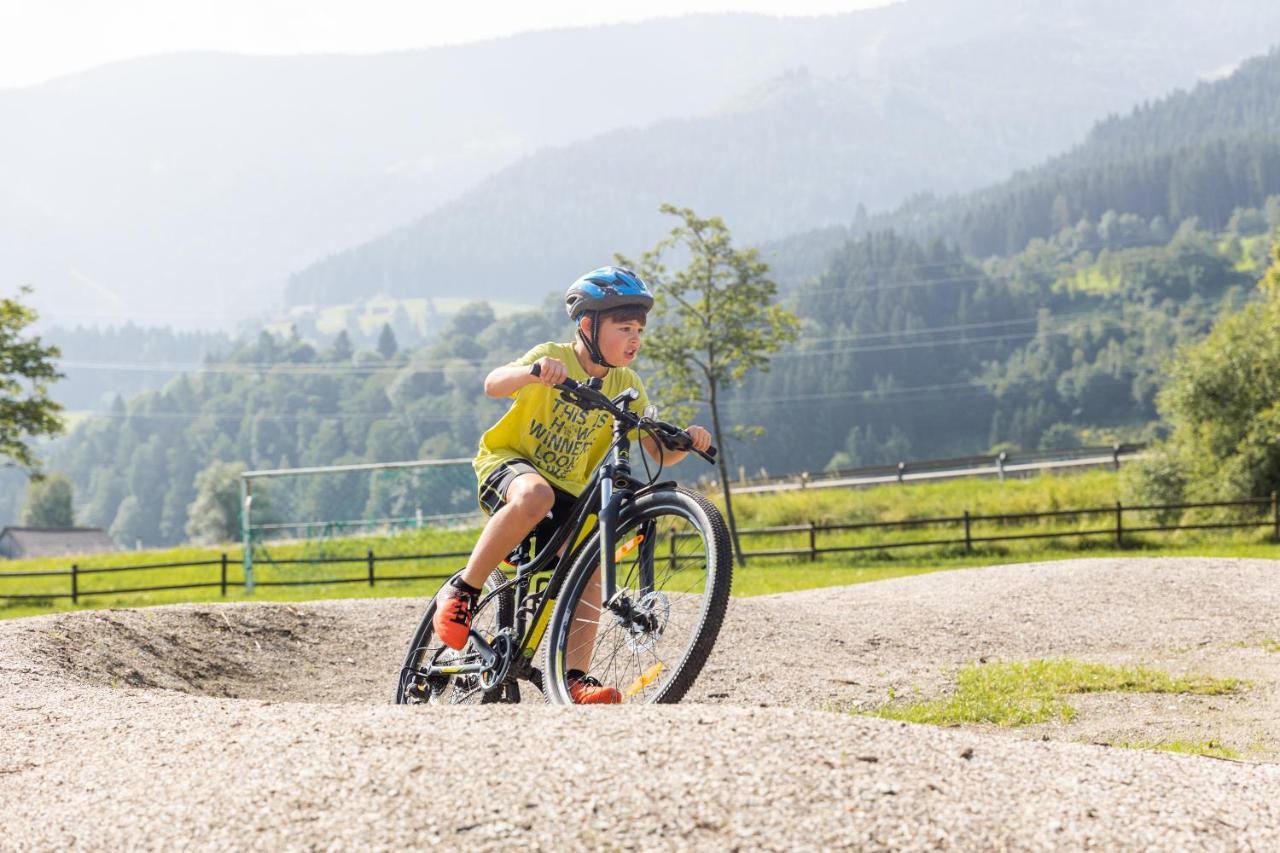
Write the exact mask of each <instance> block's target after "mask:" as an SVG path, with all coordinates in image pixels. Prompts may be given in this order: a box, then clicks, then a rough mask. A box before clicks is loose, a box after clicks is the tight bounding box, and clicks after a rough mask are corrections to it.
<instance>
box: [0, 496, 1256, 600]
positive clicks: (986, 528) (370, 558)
mask: <svg viewBox="0 0 1280 853" xmlns="http://www.w3.org/2000/svg"><path fill="white" fill-rule="evenodd" d="M1188 510H1232V511H1235V512H1236V513H1237V515H1240V514H1241V511H1243V514H1244V515H1248V514H1249V513H1250V512H1252V514H1253V516H1254V517H1253V518H1241V519H1237V520H1225V521H1224V520H1202V521H1193V522H1192V523H1188V524H1182V523H1178V524H1160V523H1155V524H1151V523H1143V522H1139V523H1136V524H1135V523H1128V524H1126V521H1125V519H1126V516H1128V517H1129V518H1130V519H1132V518H1133V516H1134V515H1149V514H1156V515H1157V521H1158V518H1159V516H1161V515H1166V514H1168V513H1173V512H1178V513H1185V512H1186V511H1188ZM1094 517H1102V518H1103V519H1105V523H1102V524H1096V525H1094V526H1091V527H1086V528H1084V529H1054V530H1037V531H1034V532H1015V533H1008V532H1005V531H1006V530H1007V529H1008V528H1009V526H1011V525H1013V526H1026V525H1028V524H1042V523H1043V522H1046V521H1053V522H1062V521H1067V520H1071V519H1088V518H1094ZM1220 517H1221V516H1220ZM938 528H944V529H948V532H951V531H954V532H953V533H952V535H949V536H948V535H946V534H945V533H944V534H935V535H931V536H928V537H927V538H922V539H901V538H898V537H899V535H900V534H902V533H904V532H907V531H912V530H924V529H933V530H937V529H938ZM1250 528H1252V529H1260V528H1267V529H1269V530H1270V531H1271V538H1272V541H1274V542H1276V543H1277V544H1280V501H1278V500H1277V496H1276V494H1275V493H1274V492H1273V493H1272V494H1271V497H1270V498H1254V499H1248V500H1239V501H1216V502H1205V503H1181V504H1144V505H1137V506H1124V505H1123V504H1121V503H1119V502H1117V503H1115V504H1113V505H1111V506H1105V507H1087V508H1082V509H1058V510H1050V511H1046V512H1020V513H1004V514H993V515H980V514H975V513H971V512H969V511H968V510H965V511H964V512H963V513H962V514H960V515H953V516H940V517H934V518H911V519H904V520H902V521H861V522H852V523H842V524H818V523H816V522H808V523H805V524H790V525H781V526H777V527H758V528H751V529H740V530H739V531H738V534H739V536H742V537H746V538H751V537H773V538H775V539H778V538H781V539H784V540H785V539H787V538H788V537H799V538H800V540H801V542H800V546H799V547H776V546H775V547H765V548H759V549H755V550H746V551H744V553H745V555H746V556H747V557H794V558H799V559H802V560H809V561H816V560H817V559H818V558H819V557H820V556H822V555H824V554H842V553H854V552H866V551H893V550H897V549H902V548H921V547H933V548H946V547H955V548H963V550H964V552H965V553H972V552H973V551H974V549H975V546H978V545H986V544H992V543H999V542H1014V541H1020V540H1033V539H1071V538H1089V537H1109V538H1111V539H1112V540H1113V542H1114V544H1115V546H1116V547H1124V545H1125V544H1126V537H1132V536H1134V535H1136V534H1140V533H1141V534H1148V533H1173V532H1176V531H1179V530H1233V529H1250ZM869 531H885V532H886V535H885V536H884V537H883V538H881V539H880V540H879V541H874V542H853V543H849V542H845V543H834V544H825V545H824V544H823V543H820V541H819V536H827V535H831V534H840V533H845V534H848V533H865V532H869ZM682 535H694V534H682ZM783 544H788V545H789V544H790V543H786V542H784V543H783ZM467 556H469V552H466V551H455V552H449V553H439V554H396V555H388V556H385V557H379V556H377V555H376V554H375V553H374V552H373V551H372V550H369V551H367V552H366V553H365V554H362V555H352V556H349V557H298V558H290V559H276V560H271V561H270V562H269V563H268V564H267V565H273V566H277V567H283V566H337V565H361V566H363V567H364V569H365V571H363V572H361V573H359V574H358V575H352V576H343V577H332V576H331V577H308V578H302V579H288V580H259V581H257V583H256V584H255V585H256V586H260V587H275V586H280V587H283V586H318V585H332V584H356V583H363V584H368V585H369V586H370V587H374V586H376V585H377V584H379V583H402V582H405V581H417V580H440V581H443V580H445V579H447V578H448V577H450V576H451V575H452V572H445V573H439V572H430V573H421V572H420V573H415V574H399V573H397V574H387V573H386V572H385V571H384V572H382V573H379V572H378V565H379V564H380V563H404V562H411V561H417V562H420V563H425V562H426V561H428V560H439V559H459V558H463V557H467ZM240 562H241V558H240V556H238V555H232V554H227V553H223V554H221V555H219V557H218V559H211V560H197V561H192V562H181V563H146V564H142V565H134V566H109V567H101V568H89V567H82V566H81V565H80V564H79V563H78V562H75V563H72V564H71V566H70V568H69V569H68V570H65V571H39V572H0V582H4V581H10V580H15V579H16V580H21V579H27V578H50V577H59V578H66V579H67V584H68V585H67V591H66V592H45V593H14V594H10V593H8V592H5V591H4V590H3V589H0V601H3V600H10V601H23V600H43V601H48V600H54V599H70V600H71V603H72V604H78V603H79V602H80V600H81V599H83V598H90V597H94V596H103V595H126V594H137V593H148V592H160V591H169V590H187V589H213V588H215V587H216V588H217V589H218V590H219V592H220V594H221V595H222V596H224V597H225V596H226V595H227V591H228V589H233V588H238V587H243V586H244V582H243V580H236V579H234V578H231V577H228V567H229V566H234V567H235V568H237V569H238V568H239V567H240ZM215 567H216V568H217V570H218V576H217V579H216V580H207V581H200V582H195V583H185V584H161V585H152V586H138V587H125V588H103V587H98V588H85V586H84V585H83V584H84V579H85V578H86V577H92V576H96V575H105V574H114V573H120V572H150V571H159V570H174V569H182V570H188V569H192V570H207V569H212V568H215Z"/></svg>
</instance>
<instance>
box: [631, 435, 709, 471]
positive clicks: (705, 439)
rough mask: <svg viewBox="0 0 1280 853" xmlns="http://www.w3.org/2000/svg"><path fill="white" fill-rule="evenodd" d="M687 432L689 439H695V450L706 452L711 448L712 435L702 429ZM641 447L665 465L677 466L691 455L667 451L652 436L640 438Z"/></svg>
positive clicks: (684, 452)
mask: <svg viewBox="0 0 1280 853" xmlns="http://www.w3.org/2000/svg"><path fill="white" fill-rule="evenodd" d="M685 432H687V433H689V437H690V438H692V439H693V447H694V449H695V450H706V449H707V448H708V447H710V446H711V433H709V432H707V431H706V430H705V429H703V428H702V427H700V426H696V425H695V426H691V427H689V428H687V429H686V430H685ZM640 446H641V447H643V448H644V450H645V453H648V454H649V457H650V458H651V459H653V460H654V461H656V462H660V463H662V464H663V465H675V464H676V463H677V462H680V461H681V460H683V459H684V458H685V457H686V456H688V455H689V451H687V450H668V449H666V448H665V447H663V446H662V445H661V444H659V443H658V441H657V439H655V438H654V437H653V436H651V435H646V436H642V437H641V438H640Z"/></svg>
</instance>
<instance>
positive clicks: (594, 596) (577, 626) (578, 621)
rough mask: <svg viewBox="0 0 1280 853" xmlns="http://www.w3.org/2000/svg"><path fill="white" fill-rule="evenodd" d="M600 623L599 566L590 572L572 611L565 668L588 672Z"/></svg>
mask: <svg viewBox="0 0 1280 853" xmlns="http://www.w3.org/2000/svg"><path fill="white" fill-rule="evenodd" d="M599 624H600V567H599V566H597V567H596V570H595V571H594V572H593V573H592V574H591V580H589V581H587V585H586V587H585V588H584V589H583V590H582V598H580V599H578V606H577V607H576V608H574V611H573V625H571V626H570V628H569V643H568V645H567V647H566V648H565V656H564V657H565V663H566V664H567V667H566V669H570V670H575V669H576V670H578V671H579V672H589V671H590V669H591V653H592V651H594V649H595V644H596V632H597V630H598V627H599Z"/></svg>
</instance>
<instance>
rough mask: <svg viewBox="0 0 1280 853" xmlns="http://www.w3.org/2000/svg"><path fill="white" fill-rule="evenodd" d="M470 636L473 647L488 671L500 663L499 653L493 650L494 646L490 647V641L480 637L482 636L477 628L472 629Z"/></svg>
mask: <svg viewBox="0 0 1280 853" xmlns="http://www.w3.org/2000/svg"><path fill="white" fill-rule="evenodd" d="M469 636H470V638H471V645H472V646H473V647H474V648H475V650H476V651H477V652H479V653H480V660H481V661H482V664H483V667H484V668H485V669H488V668H489V667H491V666H493V665H494V664H496V663H497V662H498V653H497V652H495V651H494V650H493V646H491V645H489V643H488V641H487V640H485V638H484V637H482V636H480V634H479V633H477V632H476V629H475V628H472V629H471V633H470V634H469Z"/></svg>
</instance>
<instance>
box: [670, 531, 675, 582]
mask: <svg viewBox="0 0 1280 853" xmlns="http://www.w3.org/2000/svg"><path fill="white" fill-rule="evenodd" d="M675 573H676V531H675V530H674V529H672V531H671V574H673V575H674V574H675Z"/></svg>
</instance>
